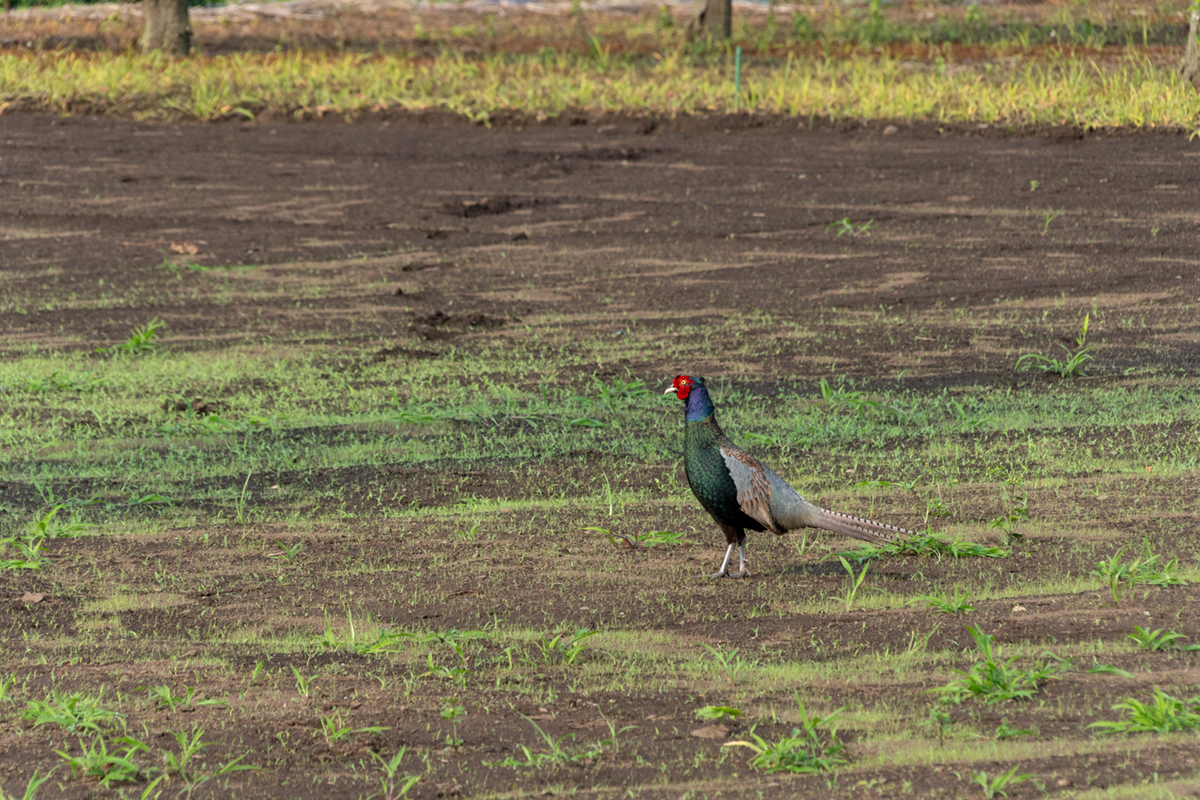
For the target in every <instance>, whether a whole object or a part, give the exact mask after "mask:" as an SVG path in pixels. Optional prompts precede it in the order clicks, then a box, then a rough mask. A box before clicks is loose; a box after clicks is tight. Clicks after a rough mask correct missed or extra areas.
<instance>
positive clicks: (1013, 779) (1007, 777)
mask: <svg viewBox="0 0 1200 800" xmlns="http://www.w3.org/2000/svg"><path fill="white" fill-rule="evenodd" d="M1018 769H1020V765H1019V764H1017V765H1014V766H1013V768H1012V769H1010V770H1009V771H1008V772H1005V773H1004V774H1003V775H997V776H996V777H995V778H992V779H991V780H988V774H987V773H986V772H984V771H983V770H980V771H979V772H977V773H975V783H977V784H979V787H980V788H981V789H983V796H984V797H987V798H989V799H990V798H993V797H995V796H996V795H1001V796H1003V797H1008V792H1006V791H1004V790H1005V789H1006V788H1007V787H1008V786H1011V785H1012V784H1014V783H1021V782H1022V781H1027V780H1029V779H1030V778H1032V777H1033V775H1018V774H1017V770H1018Z"/></svg>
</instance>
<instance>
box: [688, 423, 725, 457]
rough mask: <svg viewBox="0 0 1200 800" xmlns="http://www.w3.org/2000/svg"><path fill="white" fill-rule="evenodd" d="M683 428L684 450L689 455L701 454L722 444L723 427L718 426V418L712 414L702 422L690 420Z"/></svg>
mask: <svg viewBox="0 0 1200 800" xmlns="http://www.w3.org/2000/svg"><path fill="white" fill-rule="evenodd" d="M683 428H684V437H683V438H684V450H685V451H687V452H688V453H699V452H701V451H703V450H706V449H708V448H710V447H715V446H718V445H719V444H720V442H721V437H722V433H721V427H720V426H719V425H717V418H716V416H714V415H712V414H709V415H708V416H707V417H705V418H704V419H701V420H695V421H691V420H689V421H688V422H687V424H685V425H684V426H683Z"/></svg>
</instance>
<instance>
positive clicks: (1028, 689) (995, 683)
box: [930, 626, 1071, 703]
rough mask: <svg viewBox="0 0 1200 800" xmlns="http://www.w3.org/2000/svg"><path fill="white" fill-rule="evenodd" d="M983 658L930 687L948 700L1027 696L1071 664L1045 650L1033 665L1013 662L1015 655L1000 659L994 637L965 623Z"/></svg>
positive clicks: (994, 699)
mask: <svg viewBox="0 0 1200 800" xmlns="http://www.w3.org/2000/svg"><path fill="white" fill-rule="evenodd" d="M967 631H969V632H970V634H971V637H972V638H973V639H974V640H975V646H976V647H977V648H978V650H979V654H980V656H982V660H980V661H979V662H977V663H976V664H974V665H973V666H972V667H971V668H970V669H968V670H955V672H956V673H958V674H959V675H961V676H962V677H961V678H958V679H956V680H953V681H951V682H950V683H948V684H946V685H945V686H942V687H939V688H937V689H932V690H930V691H933V692H937V693H939V694H940V695H941V696H942V698H943V699H944V700H946V701H948V702H952V703H960V702H962V701H963V700H964V699H966V698H968V697H972V696H974V697H978V698H980V699H982V700H983V701H984V702H987V703H999V702H1002V701H1004V700H1028V699H1029V698H1031V697H1033V695H1034V694H1036V693H1037V691H1038V690H1039V688H1041V685H1042V684H1043V683H1045V682H1046V681H1047V680H1050V679H1052V678H1056V677H1057V676H1058V675H1059V674H1060V673H1062V672H1064V671H1066V670H1067V669H1069V668H1070V666H1071V662H1070V659H1061V658H1059V657H1058V656H1056V655H1054V654H1053V653H1044V654H1043V655H1042V660H1041V661H1040V662H1039V663H1038V665H1037V666H1035V667H1033V668H1032V669H1020V668H1018V667H1016V666H1014V664H1015V662H1016V660H1017V657H1016V656H1013V657H1012V658H1009V659H1007V660H1002V659H1001V656H1000V650H999V647H997V646H996V645H995V644H994V639H993V637H992V636H990V635H989V634H986V633H984V632H982V631H980V630H978V629H977V628H972V627H970V626H968V627H967Z"/></svg>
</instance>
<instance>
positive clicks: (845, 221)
mask: <svg viewBox="0 0 1200 800" xmlns="http://www.w3.org/2000/svg"><path fill="white" fill-rule="evenodd" d="M874 223H875V220H873V219H869V220H867V221H866V222H864V223H862V224H860V225H855V224H854V223H853V222H851V221H850V218H849V217H844V218H842V219H839V220H835V221H833V222H831V223H829V224H828V225H826V226H825V230H827V231H828V230H832V231H835V232H836V233H837V235H838V236H842V235H843V234H847V233H848V234H850V235H851V236H870V235H871V234H870V233H869V231H870V230H871V226H872V225H873V224H874Z"/></svg>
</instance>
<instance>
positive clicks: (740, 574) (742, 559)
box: [729, 540, 750, 578]
mask: <svg viewBox="0 0 1200 800" xmlns="http://www.w3.org/2000/svg"><path fill="white" fill-rule="evenodd" d="M732 546H733V545H730V547H732ZM729 577H731V578H749V577H750V572H749V570H747V569H746V542H745V540H743V541H742V543H741V544H740V545H738V571H737V572H731V573H730V574H729Z"/></svg>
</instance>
